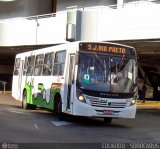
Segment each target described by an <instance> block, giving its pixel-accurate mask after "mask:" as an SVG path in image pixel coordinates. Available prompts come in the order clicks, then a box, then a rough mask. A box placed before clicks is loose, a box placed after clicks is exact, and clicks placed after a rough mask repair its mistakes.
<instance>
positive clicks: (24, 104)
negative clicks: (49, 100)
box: [22, 92, 29, 110]
mask: <svg viewBox="0 0 160 149" xmlns="http://www.w3.org/2000/svg"><path fill="white" fill-rule="evenodd" d="M22 108H23V109H25V110H26V109H28V108H29V104H28V103H27V93H26V92H24V93H23V99H22Z"/></svg>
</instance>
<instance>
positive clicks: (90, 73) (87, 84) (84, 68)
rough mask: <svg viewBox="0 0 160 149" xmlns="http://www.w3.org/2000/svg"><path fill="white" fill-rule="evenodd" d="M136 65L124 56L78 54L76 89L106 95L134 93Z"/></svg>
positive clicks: (133, 60)
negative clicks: (106, 93) (104, 93)
mask: <svg viewBox="0 0 160 149" xmlns="http://www.w3.org/2000/svg"><path fill="white" fill-rule="evenodd" d="M136 85H137V63H136V60H135V59H133V58H129V57H125V56H124V55H112V54H110V55H104V54H101V53H96V52H91V53H83V52H80V54H79V66H78V74H77V87H78V88H80V89H86V90H91V91H99V92H108V93H135V92H136Z"/></svg>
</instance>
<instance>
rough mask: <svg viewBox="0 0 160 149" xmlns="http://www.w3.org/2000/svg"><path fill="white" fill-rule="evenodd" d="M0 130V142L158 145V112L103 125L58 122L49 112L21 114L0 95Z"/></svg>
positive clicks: (92, 121) (70, 120)
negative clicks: (143, 143)
mask: <svg viewBox="0 0 160 149" xmlns="http://www.w3.org/2000/svg"><path fill="white" fill-rule="evenodd" d="M0 128H1V129H0V142H1V143H4V142H12V143H105V142H110V143H112V142H113V143H115V142H116V143H137V142H139V143H142V142H151V143H160V133H159V132H160V110H158V109H157V110H155V109H152V110H148V111H147V110H145V111H139V110H138V111H137V116H136V119H114V120H113V121H112V123H111V124H110V125H107V126H105V125H104V124H103V121H102V120H101V119H90V118H77V117H76V118H73V117H70V118H68V120H67V121H62V122H61V121H59V120H58V119H57V117H56V116H55V115H54V114H53V113H52V112H51V111H47V110H44V109H37V110H27V111H25V110H23V109H21V103H20V102H19V101H16V100H14V99H13V98H12V97H11V96H10V95H3V94H0Z"/></svg>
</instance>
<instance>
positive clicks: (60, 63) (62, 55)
mask: <svg viewBox="0 0 160 149" xmlns="http://www.w3.org/2000/svg"><path fill="white" fill-rule="evenodd" d="M65 60H66V51H61V52H57V53H56V54H55V59H54V66H53V75H55V76H58V75H63V73H64V66H65Z"/></svg>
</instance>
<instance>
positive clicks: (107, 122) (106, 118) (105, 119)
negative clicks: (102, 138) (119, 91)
mask: <svg viewBox="0 0 160 149" xmlns="http://www.w3.org/2000/svg"><path fill="white" fill-rule="evenodd" d="M111 122H112V118H111V117H105V118H104V124H110V123H111Z"/></svg>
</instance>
